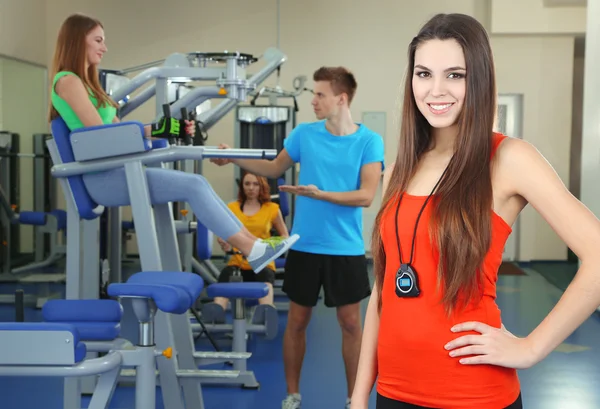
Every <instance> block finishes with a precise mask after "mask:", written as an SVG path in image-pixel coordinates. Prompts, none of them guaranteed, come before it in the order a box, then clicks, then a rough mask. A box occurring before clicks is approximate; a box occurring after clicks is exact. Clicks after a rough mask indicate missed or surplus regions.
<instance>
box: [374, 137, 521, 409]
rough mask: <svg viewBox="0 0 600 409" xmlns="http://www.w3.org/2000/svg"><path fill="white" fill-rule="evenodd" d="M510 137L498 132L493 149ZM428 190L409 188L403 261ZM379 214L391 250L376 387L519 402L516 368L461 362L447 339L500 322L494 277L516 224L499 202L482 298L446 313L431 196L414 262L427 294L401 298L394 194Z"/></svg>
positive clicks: (421, 400)
mask: <svg viewBox="0 0 600 409" xmlns="http://www.w3.org/2000/svg"><path fill="white" fill-rule="evenodd" d="M504 138H505V136H504V135H501V134H494V138H493V148H492V155H493V153H494V152H495V151H496V149H497V148H498V146H499V145H500V142H502V140H503V139H504ZM426 198H427V197H426V196H412V195H407V194H404V196H403V199H402V203H401V206H400V211H399V214H398V220H399V224H398V234H399V237H400V245H401V250H402V261H403V262H405V263H406V262H407V261H408V259H409V257H410V247H411V244H412V238H413V232H414V226H415V221H416V219H417V215H418V213H419V211H420V210H421V207H422V206H423V204H424V202H425V200H426ZM390 203H392V204H393V205H391V206H389V208H388V210H387V211H386V212H385V213H384V215H383V217H382V220H381V226H380V229H381V237H382V240H383V245H384V249H385V254H386V265H385V277H384V282H383V289H382V294H381V297H382V309H381V315H380V321H379V335H378V340H377V359H378V372H379V373H378V380H377V391H378V392H379V393H380V394H381V395H383V396H385V397H387V398H390V399H394V400H398V401H402V402H406V403H410V404H413V405H419V406H425V407H435V408H445V409H452V408H457V409H458V408H460V409H467V408H477V409H486V408H489V409H500V408H505V407H507V406H509V405H510V404H511V403H513V402H514V401H515V400H516V399H517V397H518V395H519V392H520V386H519V380H518V377H517V372H516V370H514V369H507V368H503V367H499V366H492V365H462V364H460V363H459V362H458V360H459V358H453V357H450V356H449V355H448V353H449V351H447V350H445V349H444V345H446V344H447V343H448V342H449V341H451V340H453V339H455V338H457V337H459V336H462V335H465V334H467V333H466V332H465V333H463V334H459V335H457V334H454V333H452V332H451V331H450V328H452V326H453V325H455V324H458V323H461V322H466V321H480V322H484V323H486V324H488V325H490V326H493V327H497V328H500V325H501V318H500V310H499V308H498V306H497V305H496V281H497V278H498V268H499V267H500V264H501V263H502V253H503V249H504V245H505V243H506V240H507V239H508V236H509V235H510V233H511V231H512V229H511V227H510V226H509V225H508V224H507V223H506V222H505V221H504V220H503V219H502V218H501V217H500V216H498V215H497V214H496V213H495V212H494V211H493V210H491V209H490V211H491V212H492V243H491V247H490V249H489V251H488V253H487V255H486V257H485V260H484V263H483V266H482V270H483V275H484V281H483V299H482V300H481V301H480V302H478V303H476V304H475V303H473V305H471V306H469V307H468V308H466V309H464V310H461V311H459V312H457V313H455V314H453V315H452V316H450V317H448V316H447V314H446V312H445V310H444V307H443V305H442V303H441V295H440V294H439V292H438V291H436V286H437V256H436V255H435V254H436V252H435V249H434V246H433V245H432V243H431V241H430V237H429V232H428V225H429V217H430V215H431V205H430V203H431V201H429V202H428V203H427V206H426V207H425V209H424V210H423V213H422V215H421V218H420V220H419V225H418V228H417V232H416V240H415V248H414V255H413V262H412V266H413V268H414V270H415V271H416V272H417V275H418V280H419V288H420V290H421V294H420V295H419V296H418V297H415V298H399V297H398V296H396V293H395V277H396V272H397V271H398V268H399V267H400V258H399V255H398V245H397V240H396V227H395V223H394V217H395V214H396V206H395V204H396V203H397V201H396V200H392V201H391V202H390Z"/></svg>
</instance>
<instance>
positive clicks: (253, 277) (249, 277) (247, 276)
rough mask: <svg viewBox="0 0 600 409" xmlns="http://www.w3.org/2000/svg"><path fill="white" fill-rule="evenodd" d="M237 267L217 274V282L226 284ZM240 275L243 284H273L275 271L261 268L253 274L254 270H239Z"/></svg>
mask: <svg viewBox="0 0 600 409" xmlns="http://www.w3.org/2000/svg"><path fill="white" fill-rule="evenodd" d="M236 268H237V267H235V266H227V267H225V268H224V269H223V270H222V271H221V274H219V280H218V281H219V282H220V283H228V282H229V277H231V275H232V274H233V270H235V269H236ZM240 273H241V274H242V281H244V282H245V283H254V282H256V283H271V284H274V283H275V271H273V270H271V269H270V268H267V267H265V268H263V269H262V270H261V271H260V272H259V273H258V274H256V273H255V272H254V270H240Z"/></svg>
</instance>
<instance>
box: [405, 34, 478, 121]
mask: <svg viewBox="0 0 600 409" xmlns="http://www.w3.org/2000/svg"><path fill="white" fill-rule="evenodd" d="M465 76H466V64H465V56H464V53H463V50H462V47H461V46H460V44H458V42H456V40H437V39H435V40H429V41H426V42H424V43H422V44H420V45H419V47H418V48H417V50H416V52H415V64H414V75H413V77H412V89H413V95H414V98H415V102H416V104H417V107H418V109H419V111H420V112H421V114H423V116H424V117H425V119H427V121H428V122H429V124H430V125H431V126H432V127H434V128H438V129H440V128H447V127H451V126H454V125H455V124H456V123H457V121H458V117H459V115H460V112H461V110H462V108H463V105H464V101H465V96H466V89H467V87H466V79H465Z"/></svg>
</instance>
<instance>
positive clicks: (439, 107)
mask: <svg viewBox="0 0 600 409" xmlns="http://www.w3.org/2000/svg"><path fill="white" fill-rule="evenodd" d="M451 105H452V104H445V105H433V104H430V105H429V106H430V107H432V108H433V109H435V110H436V111H441V110H442V109H446V108H449V107H450V106H451Z"/></svg>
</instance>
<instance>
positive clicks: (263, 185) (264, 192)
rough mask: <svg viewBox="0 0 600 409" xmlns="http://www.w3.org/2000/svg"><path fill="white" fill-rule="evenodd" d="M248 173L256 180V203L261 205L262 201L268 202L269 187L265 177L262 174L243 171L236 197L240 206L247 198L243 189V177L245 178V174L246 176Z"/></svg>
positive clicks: (269, 197)
mask: <svg viewBox="0 0 600 409" xmlns="http://www.w3.org/2000/svg"><path fill="white" fill-rule="evenodd" d="M248 175H252V176H254V177H255V178H256V179H257V180H258V187H259V191H258V203H260V204H261V205H262V204H263V203H267V202H270V201H271V188H270V187H269V183H268V182H267V178H265V177H263V176H258V175H255V174H254V173H250V172H244V173H243V175H242V178H241V179H240V184H239V189H238V197H237V200H238V203H239V204H240V207H241V208H243V207H244V203H246V200H248V197H247V196H246V192H245V191H244V179H246V176H248Z"/></svg>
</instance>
